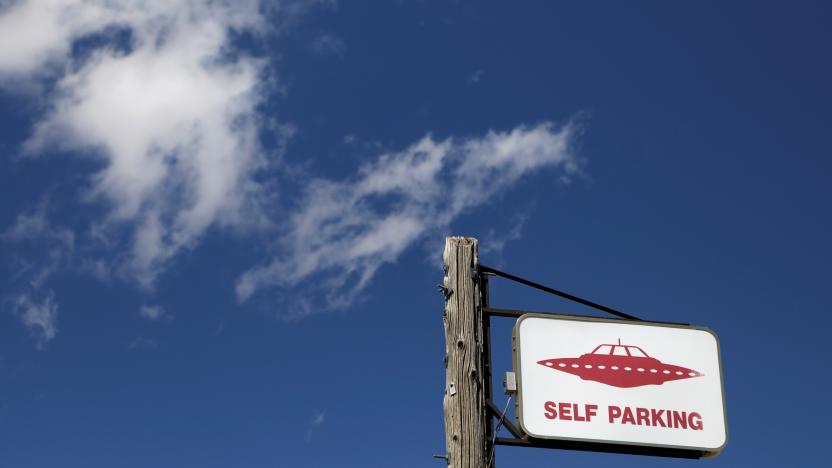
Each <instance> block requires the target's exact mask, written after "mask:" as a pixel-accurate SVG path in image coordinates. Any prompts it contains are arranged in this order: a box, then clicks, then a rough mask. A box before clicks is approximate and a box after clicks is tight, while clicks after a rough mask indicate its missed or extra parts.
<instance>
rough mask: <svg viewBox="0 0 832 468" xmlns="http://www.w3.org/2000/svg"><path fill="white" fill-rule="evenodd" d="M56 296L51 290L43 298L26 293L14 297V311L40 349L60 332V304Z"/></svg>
mask: <svg viewBox="0 0 832 468" xmlns="http://www.w3.org/2000/svg"><path fill="white" fill-rule="evenodd" d="M54 296H55V295H54V293H53V292H52V291H49V292H47V293H46V294H45V295H43V297H41V298H35V297H33V295H32V294H31V293H25V294H20V295H18V296H17V297H16V298H15V299H14V312H15V314H17V315H18V316H19V317H20V320H21V321H22V322H23V325H25V326H26V328H28V329H29V332H30V333H31V334H32V336H34V337H35V339H36V340H37V347H38V349H43V347H44V346H45V345H46V343H48V342H49V341H51V340H52V339H53V338H55V335H56V334H57V333H58V304H56V303H55V298H54Z"/></svg>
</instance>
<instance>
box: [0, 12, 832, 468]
mask: <svg viewBox="0 0 832 468" xmlns="http://www.w3.org/2000/svg"><path fill="white" fill-rule="evenodd" d="M0 5H2V6H0V152H2V158H0V187H2V192H0V193H2V197H0V232H2V239H0V264H1V265H2V266H3V273H2V275H0V467H3V468H5V467H13V468H24V467H53V466H61V467H75V466H78V467H110V466H121V467H146V466H158V467H168V466H170V467H173V466H200V467H226V466H246V467H266V466H303V467H306V466H308V467H318V466H321V467H323V466H335V465H337V466H362V467H365V466H379V467H382V466H383V467H388V466H402V467H422V466H426V467H430V466H442V465H441V464H442V461H441V460H434V459H432V458H431V455H433V454H437V453H442V452H443V450H444V433H443V425H442V392H443V386H444V369H443V366H442V355H443V348H444V336H443V330H442V319H441V314H442V298H441V295H440V294H439V293H438V292H436V289H435V285H436V284H437V283H438V282H439V281H440V280H441V274H442V273H441V268H440V255H441V249H442V245H443V239H444V236H445V235H448V234H455V235H470V236H475V237H477V238H479V240H480V248H481V260H482V262H483V263H485V264H487V265H490V266H494V267H499V268H501V269H504V270H507V271H509V272H512V273H515V274H518V275H521V276H525V277H528V278H530V279H534V280H537V281H540V282H542V283H545V284H548V285H551V286H553V287H557V288H559V289H563V290H566V291H569V292H572V293H575V294H578V295H582V296H585V297H588V298H590V299H592V300H595V301H597V302H601V303H604V304H607V305H610V306H612V307H616V308H618V309H621V310H624V311H626V312H628V313H631V314H633V315H637V316H639V317H641V318H645V319H652V320H661V321H676V322H689V323H694V324H697V325H703V326H707V327H710V328H711V329H713V330H715V331H716V332H717V333H718V334H719V335H720V338H721V344H722V352H723V356H722V357H723V363H724V374H725V389H726V400H727V405H728V427H729V433H730V436H729V443H728V446H727V447H726V449H725V450H724V452H723V453H722V454H721V455H720V456H719V457H717V458H716V459H714V460H710V461H702V462H692V461H685V460H666V459H653V458H643V457H635V456H616V455H605V454H593V453H573V452H567V451H548V450H532V449H516V448H504V447H501V448H498V450H497V463H498V466H500V467H512V466H516V467H524V466H541V465H544V464H550V465H554V464H559V465H561V466H608V465H610V464H612V463H615V464H616V465H617V466H622V467H626V466H668V465H690V464H693V463H707V464H709V465H713V466H737V465H756V466H785V465H789V466H820V465H821V464H822V461H821V460H822V458H821V456H822V454H823V453H824V452H823V445H822V444H823V443H824V442H825V440H824V439H825V437H824V436H825V435H826V433H827V432H828V429H827V428H826V424H825V422H826V420H828V418H829V417H830V416H832V414H830V410H829V408H828V406H827V394H828V390H827V387H828V384H829V383H830V378H829V375H828V372H826V370H825V365H824V363H825V355H826V348H827V344H826V343H827V340H828V332H827V329H828V328H829V325H830V324H831V322H830V318H829V315H828V313H829V305H828V299H827V297H826V294H825V293H826V291H827V289H828V286H827V285H828V283H829V280H830V279H832V277H830V271H829V268H830V261H831V260H832V255H831V254H832V251H831V250H830V247H829V239H830V234H832V233H831V232H830V219H829V207H828V205H829V200H830V196H832V193H830V188H829V184H828V174H829V169H830V162H829V157H828V154H829V150H828V128H829V123H830V119H829V109H830V106H832V93H830V91H829V83H832V63H830V59H829V54H828V44H829V43H832V37H830V32H829V28H828V26H827V25H828V24H829V22H830V19H832V18H830V9H829V7H828V6H827V5H825V4H823V3H821V2H791V3H790V4H788V5H785V4H781V3H767V2H732V3H730V4H726V3H725V2H673V3H670V2H639V3H638V4H628V5H624V4H623V3H621V2H608V3H587V2H544V1H529V2H511V3H507V2H503V3H498V2H469V1H454V2H440V1H436V2H434V1H413V2H407V1H400V2H345V1H340V2H336V1H334V0H330V1H326V0H317V1H315V0H306V1H301V0H293V1H274V2H265V1H264V2H259V1H255V0H247V1H242V2H218V1H208V0H194V1H191V2H162V1H149V2H148V1H144V2H139V1H130V0H124V1H119V2H104V1H88V2H80V1H73V0H61V1H57V0H56V1H32V0H26V1H10V2H0ZM449 200H454V201H453V202H451V201H449ZM492 302H493V303H494V304H495V305H498V306H503V307H511V308H527V309H535V310H548V311H559V312H570V313H592V311H591V310H588V309H585V308H582V307H580V306H578V305H576V304H570V303H567V302H563V301H560V300H558V299H557V298H553V297H548V296H545V295H542V294H539V293H536V292H534V291H532V290H528V289H524V288H521V287H518V286H515V285H511V284H508V283H506V282H502V281H500V280H494V281H493V283H492ZM497 320H499V321H498V322H496V323H495V329H494V332H493V337H494V340H495V344H494V346H495V351H494V352H495V366H496V368H497V369H496V370H497V371H498V372H502V371H505V370H509V367H510V357H511V356H510V353H511V344H510V339H511V326H512V323H511V321H509V320H507V319H497ZM501 398H502V397H501ZM498 403H499V404H500V406H502V400H499V401H498Z"/></svg>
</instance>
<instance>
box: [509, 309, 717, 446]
mask: <svg viewBox="0 0 832 468" xmlns="http://www.w3.org/2000/svg"><path fill="white" fill-rule="evenodd" d="M514 338H515V355H514V359H515V363H514V368H515V371H516V372H517V374H518V380H519V382H518V394H519V396H518V406H519V408H518V420H519V422H520V426H521V428H522V429H523V431H525V432H526V434H528V435H530V436H531V437H535V438H542V439H558V440H572V441H581V442H599V443H606V444H625V445H642V446H651V447H666V448H677V449H690V450H697V451H702V452H706V453H709V454H716V453H718V452H719V451H720V450H722V448H723V447H724V446H725V443H726V441H727V429H726V420H725V399H724V396H723V388H722V368H721V364H720V357H719V342H718V340H717V337H716V335H715V334H714V333H713V332H712V331H710V330H708V329H706V328H700V327H685V326H675V325H665V324H656V323H650V322H632V321H621V320H604V319H595V318H589V317H586V318H584V317H569V316H559V315H548V314H547V315H542V314H540V315H538V314H528V315H524V316H522V317H520V319H518V321H517V324H516V325H515V328H514Z"/></svg>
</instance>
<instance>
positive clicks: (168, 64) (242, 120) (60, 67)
mask: <svg viewBox="0 0 832 468" xmlns="http://www.w3.org/2000/svg"><path fill="white" fill-rule="evenodd" d="M264 22H265V20H264V17H263V14H262V13H261V11H260V5H259V2H258V1H255V0H247V1H230V0H226V1H217V0H214V1H212V0H189V1H177V2H171V1H167V0H165V1H162V0H122V1H111V0H97V1H96V0H89V1H80V0H74V1H73V0H47V1H23V2H17V3H14V4H12V5H11V6H9V7H7V8H5V9H4V10H3V13H2V16H0V44H5V45H3V46H0V76H5V77H6V82H8V81H9V80H11V79H12V78H14V77H16V76H18V77H19V76H28V77H30V78H31V77H33V76H37V75H42V74H46V75H49V73H52V74H53V75H55V78H56V79H57V84H56V88H55V89H54V90H53V91H52V92H50V93H49V94H48V97H49V98H50V101H49V106H48V109H49V110H48V112H47V113H46V114H45V115H44V116H43V117H42V118H41V119H40V120H39V121H38V122H37V124H36V127H35V131H34V134H33V135H32V137H31V138H30V139H29V141H28V142H27V143H26V145H25V151H26V153H28V154H30V155H37V154H39V153H41V152H43V151H44V150H45V149H46V148H52V147H58V148H60V149H64V150H77V151H79V152H81V153H83V154H87V155H94V156H93V157H95V158H97V159H98V160H100V161H101V162H102V163H103V164H102V169H101V170H100V171H98V172H97V173H95V174H94V176H93V177H92V178H91V180H90V187H89V191H88V193H87V200H88V201H103V202H104V203H105V204H106V205H107V206H109V208H110V211H109V215H108V217H107V218H106V219H105V220H104V221H103V223H102V225H101V226H98V229H99V231H101V232H112V231H119V230H121V229H126V230H127V232H128V234H129V237H130V238H131V241H130V245H129V246H128V251H129V255H128V256H127V257H126V260H125V261H123V262H122V263H121V265H119V270H120V271H121V273H123V274H125V276H127V277H130V278H132V279H134V280H136V281H137V282H138V283H139V284H141V285H142V286H145V287H151V286H152V285H153V284H154V282H155V280H156V279H157V276H158V274H159V273H160V272H161V271H162V270H163V269H164V267H165V266H166V264H167V262H168V261H170V260H171V259H172V258H173V257H174V256H175V255H176V254H177V253H179V252H181V251H182V250H183V249H188V248H191V247H193V246H194V245H195V244H196V243H197V242H198V241H199V238H200V237H201V236H202V235H203V234H204V233H205V232H206V230H208V229H209V228H211V227H212V226H221V227H231V228H235V229H246V228H251V227H254V226H257V225H258V223H262V222H264V221H263V220H264V218H263V217H262V216H260V215H259V210H258V205H259V200H260V195H261V191H260V188H259V186H258V184H257V183H256V182H255V181H254V173H255V172H257V171H258V170H259V169H261V168H263V167H264V166H265V164H266V161H265V159H264V157H263V155H262V152H261V149H260V148H259V146H258V134H257V132H258V129H259V123H258V119H259V117H258V116H257V113H256V108H257V106H258V105H259V104H260V103H261V102H262V101H263V99H264V97H265V92H266V91H265V90H264V88H263V86H264V84H263V83H264V82H268V80H267V79H266V77H265V68H264V64H263V62H262V61H261V60H259V59H257V58H255V57H251V56H248V55H245V54H242V53H240V52H239V51H233V52H232V47H231V31H232V30H236V31H253V32H257V31H260V30H261V29H262V28H263V27H264ZM114 28H116V29H124V30H128V31H129V32H130V36H129V37H130V43H129V44H127V45H125V46H124V47H119V46H118V45H117V44H115V43H114V42H113V40H111V41H107V45H106V46H104V47H99V48H98V49H96V50H94V51H93V52H91V53H88V54H85V55H84V56H83V57H77V56H76V57H73V56H72V53H71V50H72V46H73V44H75V43H77V41H79V40H81V39H83V38H85V37H89V36H90V35H92V34H106V33H107V32H108V31H111V30H112V29H114ZM9 44H13V45H9ZM10 77H11V78H10Z"/></svg>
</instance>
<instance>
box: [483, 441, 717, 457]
mask: <svg viewBox="0 0 832 468" xmlns="http://www.w3.org/2000/svg"><path fill="white" fill-rule="evenodd" d="M494 443H495V445H509V446H513V447H536V448H547V449H562V450H579V451H585V452H586V451H589V452H598V451H603V452H607V453H622V454H629V455H650V456H654V457H672V458H691V459H696V458H702V456H703V454H702V453H701V452H695V451H690V450H682V449H673V448H661V447H640V446H637V445H617V444H598V443H589V442H578V441H559V440H547V439H534V440H526V439H508V438H503V437H498V438H497V439H496V440H495V441H494Z"/></svg>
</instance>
